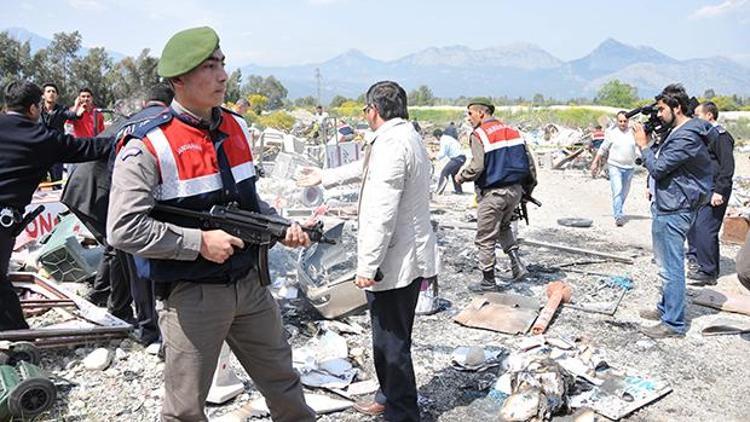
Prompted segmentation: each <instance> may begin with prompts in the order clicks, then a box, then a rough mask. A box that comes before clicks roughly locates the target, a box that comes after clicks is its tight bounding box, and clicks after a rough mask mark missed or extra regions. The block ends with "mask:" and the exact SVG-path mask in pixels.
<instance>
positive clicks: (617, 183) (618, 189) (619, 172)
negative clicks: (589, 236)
mask: <svg viewBox="0 0 750 422" xmlns="http://www.w3.org/2000/svg"><path fill="white" fill-rule="evenodd" d="M631 180H633V169H623V168H620V167H617V166H613V165H611V164H610V165H609V186H610V187H611V188H612V213H613V214H614V216H615V219H619V218H622V217H623V216H624V214H623V213H622V207H623V205H624V204H625V199H626V198H627V197H628V192H630V181H631Z"/></svg>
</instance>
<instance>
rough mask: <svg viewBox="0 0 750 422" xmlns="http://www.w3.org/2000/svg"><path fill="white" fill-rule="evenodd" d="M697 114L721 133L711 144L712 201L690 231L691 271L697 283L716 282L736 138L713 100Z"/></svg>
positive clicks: (699, 109)
mask: <svg viewBox="0 0 750 422" xmlns="http://www.w3.org/2000/svg"><path fill="white" fill-rule="evenodd" d="M695 115H696V117H698V118H700V119H703V120H705V121H707V122H708V123H711V125H712V126H713V127H714V131H716V133H717V136H714V137H712V138H711V141H710V143H709V144H708V154H709V155H710V156H711V164H712V167H713V174H714V188H713V194H712V195H711V202H710V203H709V204H706V205H705V206H703V207H702V208H701V209H700V210H699V211H698V216H697V217H696V218H695V223H693V227H691V228H690V232H688V253H687V258H688V263H689V264H688V268H689V271H688V275H687V277H688V278H689V279H691V280H693V281H691V282H689V284H690V285H693V286H712V285H715V284H716V277H718V276H719V229H721V223H722V222H723V221H724V214H725V213H726V211H727V203H728V202H729V196H730V195H731V194H732V176H734V151H733V149H734V138H733V137H732V135H731V134H730V133H729V132H727V130H726V129H724V128H723V127H721V126H720V125H719V124H718V123H717V122H716V119H717V118H718V117H719V108H718V107H716V104H714V103H712V102H711V101H707V102H705V103H703V104H701V105H699V106H698V107H697V108H696V109H695Z"/></svg>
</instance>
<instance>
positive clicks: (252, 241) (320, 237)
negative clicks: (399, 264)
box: [152, 204, 336, 286]
mask: <svg viewBox="0 0 750 422" xmlns="http://www.w3.org/2000/svg"><path fill="white" fill-rule="evenodd" d="M152 212H153V213H155V214H156V215H157V216H158V215H171V216H178V217H187V218H191V219H195V220H198V221H199V222H200V228H201V229H203V230H215V229H221V230H224V231H225V232H227V233H229V234H231V235H232V236H236V237H238V238H240V239H242V241H243V242H245V245H255V246H257V247H258V276H259V278H260V284H261V285H262V286H267V285H269V284H271V274H270V273H269V270H268V249H269V248H270V247H271V246H273V245H274V244H275V243H276V242H277V241H279V240H282V239H284V238H286V230H287V228H289V227H290V226H291V225H292V224H293V223H294V222H293V221H291V220H287V219H286V218H284V217H280V216H277V215H265V214H260V213H257V212H251V211H245V210H241V209H239V208H238V207H237V205H236V204H230V205H228V206H223V205H214V206H213V207H211V209H210V210H209V211H195V210H189V209H185V208H179V207H173V206H170V205H162V204H156V205H155V206H154V208H153V211H152ZM302 230H303V231H304V232H305V233H307V235H308V236H309V237H310V240H311V241H312V242H318V243H328V244H331V245H333V244H336V241H335V240H332V239H329V238H327V237H326V236H325V235H324V234H323V222H322V221H318V222H317V223H315V225H314V226H312V227H302Z"/></svg>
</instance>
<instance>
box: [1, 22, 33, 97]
mask: <svg viewBox="0 0 750 422" xmlns="http://www.w3.org/2000/svg"><path fill="white" fill-rule="evenodd" d="M0 51H2V54H0V83H1V84H2V85H0V87H2V88H4V87H5V86H6V85H7V84H8V83H9V82H11V81H12V80H16V79H22V78H27V77H29V76H30V75H29V74H28V72H29V69H30V68H31V67H30V63H31V47H30V46H29V42H28V41H26V42H24V43H21V42H19V41H18V40H16V39H15V38H11V36H10V35H9V34H8V32H2V33H0ZM0 95H2V94H0Z"/></svg>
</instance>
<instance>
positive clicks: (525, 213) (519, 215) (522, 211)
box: [514, 192, 542, 226]
mask: <svg viewBox="0 0 750 422" xmlns="http://www.w3.org/2000/svg"><path fill="white" fill-rule="evenodd" d="M529 202H531V203H532V204H534V205H536V206H537V207H541V206H542V203H541V202H539V201H538V200H537V199H536V198H534V197H533V196H531V195H529V194H527V193H525V192H524V194H523V196H522V197H521V202H519V203H518V208H516V209H515V211H514V213H515V215H516V219H518V220H523V221H525V222H526V225H527V226H528V225H529V210H528V207H527V204H528V203H529Z"/></svg>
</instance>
